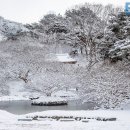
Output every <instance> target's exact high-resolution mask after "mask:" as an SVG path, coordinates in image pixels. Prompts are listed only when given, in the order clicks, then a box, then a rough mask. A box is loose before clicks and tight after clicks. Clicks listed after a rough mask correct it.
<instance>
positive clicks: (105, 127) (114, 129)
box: [0, 111, 130, 130]
mask: <svg viewBox="0 0 130 130" xmlns="http://www.w3.org/2000/svg"><path fill="white" fill-rule="evenodd" d="M0 115H1V116H0V130H130V111H44V112H39V113H31V114H27V115H20V116H17V115H13V114H10V113H8V112H5V111H0ZM35 116H44V117H54V116H58V117H61V116H62V117H64V116H65V117H67V116H70V117H71V116H73V117H79V118H80V117H83V118H86V119H81V120H80V121H79V120H73V121H72V120H70V121H65V120H62V119H61V120H58V121H56V120H54V119H51V118H44V119H42V118H41V119H42V120H32V121H31V120H30V121H20V120H19V119H27V118H26V117H35ZM96 118H116V119H117V120H116V121H98V120H96ZM28 119H31V118H28ZM87 121H88V122H87Z"/></svg>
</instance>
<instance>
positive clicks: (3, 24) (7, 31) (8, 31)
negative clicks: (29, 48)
mask: <svg viewBox="0 0 130 130" xmlns="http://www.w3.org/2000/svg"><path fill="white" fill-rule="evenodd" d="M26 31H28V29H27V28H26V27H24V26H23V25H22V24H20V23H16V22H12V21H9V20H6V19H4V18H3V17H0V41H2V40H4V39H6V37H9V36H10V35H16V34H17V33H20V32H26Z"/></svg>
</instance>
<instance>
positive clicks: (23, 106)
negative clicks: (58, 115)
mask: <svg viewBox="0 0 130 130" xmlns="http://www.w3.org/2000/svg"><path fill="white" fill-rule="evenodd" d="M95 106H96V105H95V104H94V103H85V104H82V103H81V102H80V101H69V103H68V105H64V106H34V105H33V106H32V105H31V101H1V102H0V109H2V110H5V111H8V112H10V113H13V114H17V115H20V114H27V113H32V112H40V111H45V110H93V109H94V107H95Z"/></svg>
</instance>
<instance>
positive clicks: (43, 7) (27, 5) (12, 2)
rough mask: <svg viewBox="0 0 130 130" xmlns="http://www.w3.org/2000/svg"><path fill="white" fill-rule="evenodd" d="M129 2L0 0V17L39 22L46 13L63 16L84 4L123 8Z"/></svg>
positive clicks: (101, 0)
mask: <svg viewBox="0 0 130 130" xmlns="http://www.w3.org/2000/svg"><path fill="white" fill-rule="evenodd" d="M126 1H129V2H130V0H0V16H2V17H4V18H6V19H10V20H13V21H16V22H20V23H32V22H37V21H39V19H40V18H42V17H43V15H45V14H46V13H49V12H55V13H60V14H64V12H65V10H67V9H69V8H71V7H73V6H74V5H76V4H83V3H85V2H91V3H102V4H103V5H106V4H108V3H111V4H113V5H114V6H122V7H124V5H125V2H126Z"/></svg>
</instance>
